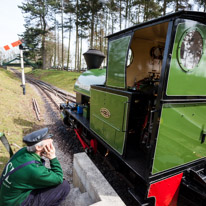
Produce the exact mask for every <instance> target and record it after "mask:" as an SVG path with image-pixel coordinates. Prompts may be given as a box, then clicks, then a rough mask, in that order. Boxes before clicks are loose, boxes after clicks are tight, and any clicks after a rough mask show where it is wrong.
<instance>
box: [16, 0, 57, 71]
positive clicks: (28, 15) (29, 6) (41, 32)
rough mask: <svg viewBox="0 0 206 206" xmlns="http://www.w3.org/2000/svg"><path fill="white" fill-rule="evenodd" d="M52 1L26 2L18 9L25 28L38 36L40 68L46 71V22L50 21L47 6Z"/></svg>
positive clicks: (30, 0) (35, 0)
mask: <svg viewBox="0 0 206 206" xmlns="http://www.w3.org/2000/svg"><path fill="white" fill-rule="evenodd" d="M53 2H54V1H52V0H29V1H28V0H27V1H25V2H23V3H22V6H19V8H20V9H21V10H22V12H23V13H24V14H25V20H26V25H25V26H26V28H27V29H28V30H30V31H29V32H31V31H32V30H31V28H33V30H35V34H36V35H37V36H40V40H41V47H40V51H41V58H42V68H43V69H46V68H47V65H46V37H47V34H48V32H49V27H48V22H47V21H49V19H50V16H51V15H50V13H49V11H50V9H49V6H50V5H51V4H53ZM37 28H38V29H37Z"/></svg>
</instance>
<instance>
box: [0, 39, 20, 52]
mask: <svg viewBox="0 0 206 206" xmlns="http://www.w3.org/2000/svg"><path fill="white" fill-rule="evenodd" d="M20 44H22V42H21V40H18V41H15V42H13V43H11V45H12V47H16V46H19V45H20ZM4 49H5V50H6V51H7V50H9V49H10V46H9V45H5V46H4Z"/></svg>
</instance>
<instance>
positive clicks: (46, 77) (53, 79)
mask: <svg viewBox="0 0 206 206" xmlns="http://www.w3.org/2000/svg"><path fill="white" fill-rule="evenodd" d="M27 74H30V75H32V76H33V77H35V78H37V79H40V80H42V81H45V82H47V83H49V84H52V85H54V86H56V87H58V88H61V89H63V90H65V91H68V92H71V93H74V92H73V88H74V83H75V82H76V80H77V78H78V77H79V75H80V74H81V73H79V72H67V71H59V70H52V69H49V70H42V69H35V70H33V71H30V72H28V73H27Z"/></svg>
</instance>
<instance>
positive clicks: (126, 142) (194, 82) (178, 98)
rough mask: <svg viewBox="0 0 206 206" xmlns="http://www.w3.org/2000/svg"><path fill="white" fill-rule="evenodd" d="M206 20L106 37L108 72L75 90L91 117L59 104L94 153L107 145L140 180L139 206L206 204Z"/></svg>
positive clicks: (186, 19) (172, 19)
mask: <svg viewBox="0 0 206 206" xmlns="http://www.w3.org/2000/svg"><path fill="white" fill-rule="evenodd" d="M205 19H206V15H205V13H201V12H187V11H181V12H176V13H174V14H170V15H167V16H164V17H161V18H158V19H154V20H151V21H149V22H145V23H142V24H139V25H136V26H134V27H131V28H128V29H126V30H123V31H120V32H118V33H115V34H112V35H110V36H108V37H107V38H108V53H107V68H106V70H100V69H96V70H91V71H90V70H89V71H87V72H86V73H85V74H83V75H81V76H84V78H86V79H87V80H88V79H89V80H90V77H91V76H92V75H93V74H94V73H96V72H99V73H101V75H100V76H101V78H100V79H101V81H100V79H99V80H98V81H96V83H95V82H91V80H90V83H89V89H88V91H89V93H85V91H83V90H85V89H83V90H82V88H86V87H83V86H82V87H81V88H80V89H79V88H77V89H76V91H77V93H78V94H77V97H78V95H80V97H81V98H77V99H79V100H78V101H79V103H81V104H82V103H86V104H87V106H88V107H89V108H90V110H89V117H88V116H87V117H85V116H84V115H83V116H82V115H81V114H78V112H76V111H74V110H72V109H71V108H68V107H67V106H65V105H62V106H61V107H62V109H63V113H64V115H65V116H66V118H67V119H72V122H75V123H76V124H75V127H77V128H81V129H79V131H82V130H86V133H87V135H85V138H86V139H89V140H90V143H89V142H88V141H87V142H88V144H90V146H91V147H92V148H95V150H96V149H97V148H96V146H95V145H96V144H97V143H98V144H102V145H104V146H105V148H106V149H107V150H108V151H111V152H112V153H113V154H114V155H115V156H116V157H117V158H118V159H119V160H120V161H121V162H123V164H124V165H126V166H127V167H128V168H129V170H130V171H132V173H134V174H135V181H134V182H135V184H136V186H135V189H134V191H133V192H131V193H132V195H133V196H134V197H135V198H136V200H137V202H138V205H156V206H160V205H165V206H167V205H168V206H169V205H177V204H178V205H181V200H178V194H180V195H179V197H183V199H184V201H186V203H184V204H182V205H189V204H191V205H192V204H193V203H194V205H202V206H203V205H205V203H204V200H205V199H206V190H205V188H206V181H205V179H206V159H205V155H206V146H205V136H206V125H205V124H206V123H205V114H206V90H205V88H204V85H205V84H206V70H205V64H206V52H205V49H206V47H205V39H206V25H205V24H206V20H205ZM103 71H104V72H103ZM94 76H98V75H94ZM100 76H99V77H100ZM80 78H81V77H80ZM95 78H96V77H95ZM95 78H94V79H95ZM78 81H79V82H80V80H78ZM78 81H77V83H76V84H79V82H78ZM82 82H83V81H82ZM77 135H79V134H77ZM83 136H84V135H83ZM94 140H95V141H94ZM96 140H97V142H96ZM85 141H86V140H85ZM168 185H170V186H168ZM179 190H180V192H179ZM159 191H161V192H159ZM191 195H192V196H193V198H192V200H191ZM162 202H164V204H162Z"/></svg>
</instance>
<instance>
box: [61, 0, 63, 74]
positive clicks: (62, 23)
mask: <svg viewBox="0 0 206 206" xmlns="http://www.w3.org/2000/svg"><path fill="white" fill-rule="evenodd" d="M63 10H64V0H62V15H61V23H62V70H63V69H64V19H63Z"/></svg>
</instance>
